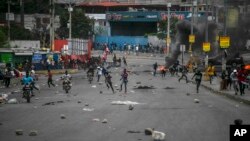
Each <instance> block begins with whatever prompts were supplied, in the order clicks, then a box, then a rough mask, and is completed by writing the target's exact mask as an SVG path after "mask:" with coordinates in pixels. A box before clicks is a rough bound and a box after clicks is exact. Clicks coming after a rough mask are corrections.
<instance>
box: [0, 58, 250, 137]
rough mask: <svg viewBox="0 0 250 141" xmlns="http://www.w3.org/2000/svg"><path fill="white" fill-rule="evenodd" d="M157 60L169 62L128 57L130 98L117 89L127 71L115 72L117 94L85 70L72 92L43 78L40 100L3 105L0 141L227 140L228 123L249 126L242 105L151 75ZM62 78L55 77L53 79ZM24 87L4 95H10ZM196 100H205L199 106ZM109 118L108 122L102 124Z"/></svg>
mask: <svg viewBox="0 0 250 141" xmlns="http://www.w3.org/2000/svg"><path fill="white" fill-rule="evenodd" d="M156 61H157V62H158V63H159V64H163V63H164V60H163V59H159V60H154V59H139V58H137V59H128V64H129V66H128V70H129V71H130V74H129V83H128V93H127V94H125V93H124V92H119V90H117V88H118V87H116V86H119V85H120V83H121V82H120V81H119V79H120V73H121V71H122V69H123V67H121V68H111V69H110V71H111V72H112V73H111V75H112V81H113V85H114V86H115V88H116V93H115V94H113V93H112V91H111V90H110V89H107V87H106V86H105V84H104V78H103V77H102V78H101V81H102V82H103V83H102V84H99V83H97V82H96V78H95V79H94V82H93V84H89V83H88V81H87V79H86V72H84V71H80V72H79V73H77V74H73V79H72V83H73V87H72V90H71V92H70V93H69V94H66V93H65V92H64V91H63V90H62V86H61V81H55V83H56V84H57V85H58V86H56V87H51V88H48V86H47V84H46V76H41V77H40V79H39V81H38V84H39V85H40V87H41V91H40V93H39V92H37V91H35V93H36V96H35V97H33V98H32V99H31V103H30V104H28V103H26V102H25V100H24V99H22V98H21V94H20V93H18V92H17V93H14V94H10V95H9V97H10V98H13V97H15V98H17V99H18V101H19V102H20V103H19V104H4V105H1V106H0V123H1V124H0V140H1V141H26V140H29V141H51V140H53V141H137V140H143V141H152V138H151V137H150V136H145V134H144V129H145V128H155V130H157V131H161V132H164V133H166V141H227V140H229V125H230V124H233V121H234V120H235V119H238V118H239V119H242V120H243V123H244V124H249V123H250V118H249V117H250V110H249V109H250V107H249V106H247V105H245V104H243V103H239V102H235V101H232V100H230V99H227V98H225V97H222V96H218V95H215V94H213V93H211V92H210V91H207V90H205V89H203V88H201V90H200V93H199V94H197V93H196V91H195V85H194V84H192V83H187V84H186V82H185V81H184V80H183V81H181V82H178V77H171V76H166V77H165V78H161V76H160V75H157V76H156V77H154V76H153V75H152V73H151V72H149V71H152V64H153V63H154V62H156ZM59 77H60V76H59V75H56V76H54V80H58V79H59ZM140 83H141V84H140ZM138 85H143V86H153V87H154V89H136V86H138ZM20 87H21V86H19V87H13V88H10V89H1V91H2V92H5V93H8V92H10V91H14V90H18V89H20ZM100 91H102V93H100ZM187 93H189V94H190V95H187ZM194 99H198V100H199V101H200V102H199V103H195V102H194ZM114 101H131V102H138V104H136V105H134V109H133V110H129V109H128V108H129V105H114V104H111V102H114ZM84 108H85V109H84ZM62 116H65V119H62V118H61V117H62ZM93 119H95V120H93ZM98 119H99V120H100V121H98ZM104 119H107V123H102V121H103V120H104ZM17 129H22V130H23V132H24V134H23V135H22V136H17V135H15V131H16V130H17ZM31 130H36V131H37V132H38V134H37V136H29V132H30V131H31ZM128 131H140V133H138V132H137V133H128Z"/></svg>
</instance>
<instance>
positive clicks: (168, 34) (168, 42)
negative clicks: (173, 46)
mask: <svg viewBox="0 0 250 141" xmlns="http://www.w3.org/2000/svg"><path fill="white" fill-rule="evenodd" d="M167 7H168V31H167V56H169V53H170V42H171V39H170V7H171V3H168V5H167Z"/></svg>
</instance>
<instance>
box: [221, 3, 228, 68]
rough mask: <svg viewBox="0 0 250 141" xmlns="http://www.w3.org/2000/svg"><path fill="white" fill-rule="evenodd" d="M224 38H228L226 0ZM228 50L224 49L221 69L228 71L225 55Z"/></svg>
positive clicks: (225, 4) (225, 5)
mask: <svg viewBox="0 0 250 141" xmlns="http://www.w3.org/2000/svg"><path fill="white" fill-rule="evenodd" d="M223 34H224V36H227V0H224V33H223ZM225 52H226V49H224V48H223V52H222V60H221V69H222V71H223V70H226V67H227V66H226V56H225V55H224V54H225Z"/></svg>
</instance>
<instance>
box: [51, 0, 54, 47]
mask: <svg viewBox="0 0 250 141" xmlns="http://www.w3.org/2000/svg"><path fill="white" fill-rule="evenodd" d="M54 20H55V3H54V0H50V49H51V51H54V35H55V30H54V22H55V21H54Z"/></svg>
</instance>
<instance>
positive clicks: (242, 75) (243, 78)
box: [237, 65, 247, 95]
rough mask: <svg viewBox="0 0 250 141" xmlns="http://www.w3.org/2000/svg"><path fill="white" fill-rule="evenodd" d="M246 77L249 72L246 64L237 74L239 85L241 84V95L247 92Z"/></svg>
mask: <svg viewBox="0 0 250 141" xmlns="http://www.w3.org/2000/svg"><path fill="white" fill-rule="evenodd" d="M246 77H247V74H246V72H245V65H242V66H241V69H240V70H239V72H238V75H237V78H238V82H239V86H240V95H243V94H245V84H244V82H246Z"/></svg>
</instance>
